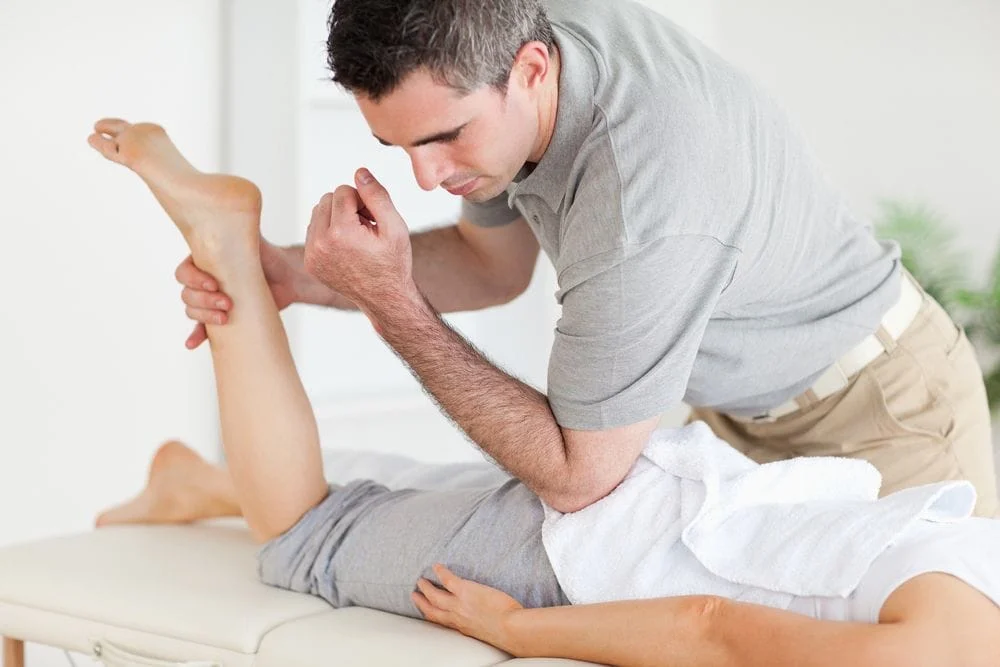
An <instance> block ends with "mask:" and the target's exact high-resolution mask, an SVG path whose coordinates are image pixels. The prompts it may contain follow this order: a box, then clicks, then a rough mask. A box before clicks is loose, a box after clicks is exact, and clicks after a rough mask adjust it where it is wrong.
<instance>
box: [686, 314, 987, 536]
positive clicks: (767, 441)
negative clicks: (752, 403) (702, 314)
mask: <svg viewBox="0 0 1000 667" xmlns="http://www.w3.org/2000/svg"><path fill="white" fill-rule="evenodd" d="M691 419H700V420H703V421H705V422H707V423H708V425H709V426H711V427H712V430H713V431H715V433H716V435H718V436H719V437H720V438H722V439H724V440H726V441H727V442H729V443H730V444H731V445H732V446H733V447H735V448H736V449H738V450H739V451H741V452H743V453H744V454H746V455H747V456H749V457H750V458H752V459H754V460H755V461H758V462H759V463H768V462H771V461H778V460H781V459H788V458H791V457H794V456H847V457H851V458H862V459H865V460H867V461H870V462H871V463H872V464H874V465H875V467H876V468H878V470H879V471H880V472H881V473H882V478H883V482H882V490H881V494H882V495H886V494H889V493H892V492H893V491H898V490H899V489H902V488H906V487H910V486H917V485H920V484H928V483H931V482H939V481H943V480H951V479H967V480H969V481H970V482H972V483H973V484H974V485H975V487H976V491H977V492H978V494H979V501H978V503H977V504H976V514H977V515H978V516H987V517H992V516H996V515H997V510H998V502H997V488H996V474H995V472H994V468H993V446H992V437H991V433H990V412H989V408H988V407H987V403H986V389H985V387H984V385H983V374H982V370H981V369H980V367H979V363H978V361H977V360H976V355H975V351H974V350H973V348H972V345H971V344H970V343H969V340H968V338H966V336H965V332H964V331H962V330H961V329H960V328H958V327H956V326H955V324H954V322H952V320H951V318H950V317H949V316H948V314H947V313H946V312H945V311H944V310H943V309H942V308H941V306H939V305H938V304H937V302H936V301H934V300H933V299H932V298H930V297H928V296H925V297H924V304H923V306H922V307H921V309H920V312H919V313H918V314H917V316H916V318H915V319H914V320H913V323H912V324H910V326H909V327H908V328H907V329H906V331H904V332H903V334H902V335H901V336H900V337H899V339H898V340H897V341H896V342H895V346H894V347H893V349H891V350H889V351H888V353H887V354H883V355H882V356H880V357H878V358H877V359H875V360H874V361H873V362H871V363H870V364H868V366H866V367H865V368H864V369H862V370H861V372H860V373H858V374H857V375H856V376H854V378H852V379H851V381H850V383H849V384H848V385H847V387H845V388H844V389H842V390H841V391H840V392H838V393H836V394H833V395H831V396H828V397H826V398H824V399H823V400H821V401H819V402H817V403H815V404H813V405H810V406H808V407H806V408H804V409H802V410H799V411H797V412H794V413H792V414H789V415H785V416H784V417H780V418H778V419H777V420H775V421H773V422H770V423H766V422H765V423H748V422H744V421H738V420H735V419H733V418H731V417H728V416H726V415H724V414H721V413H718V412H715V411H713V410H710V409H706V408H696V409H695V410H693V411H692V413H691Z"/></svg>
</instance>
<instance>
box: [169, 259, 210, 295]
mask: <svg viewBox="0 0 1000 667" xmlns="http://www.w3.org/2000/svg"><path fill="white" fill-rule="evenodd" d="M174 277H175V278H176V279H177V282H179V283H180V284H181V285H184V286H185V287H190V288H192V289H198V290H205V291H207V292H215V291H217V290H218V289H219V283H218V282H216V280H215V278H213V277H212V276H210V275H208V274H207V273H205V272H204V271H202V270H201V269H199V268H198V267H197V266H195V265H194V261H193V260H192V259H191V257H190V256H188V258H187V259H185V260H184V261H183V262H181V263H180V264H179V265H178V266H177V270H176V271H174Z"/></svg>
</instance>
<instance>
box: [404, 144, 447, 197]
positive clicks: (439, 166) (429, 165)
mask: <svg viewBox="0 0 1000 667" xmlns="http://www.w3.org/2000/svg"><path fill="white" fill-rule="evenodd" d="M410 162H411V163H412V164H413V175H414V177H415V178H416V179H417V185H419V186H420V188H421V189H423V190H427V191H428V192H430V191H431V190H433V189H434V188H436V187H438V186H439V185H441V183H443V182H444V181H445V179H447V178H448V165H447V164H446V163H445V162H444V161H443V160H440V159H435V157H434V156H433V155H431V154H430V153H429V152H427V153H413V154H412V155H411V156H410Z"/></svg>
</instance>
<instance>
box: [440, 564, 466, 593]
mask: <svg viewBox="0 0 1000 667" xmlns="http://www.w3.org/2000/svg"><path fill="white" fill-rule="evenodd" d="M432 569H433V570H434V574H436V575H437V577H438V579H439V580H440V581H441V585H442V586H444V588H445V589H446V590H448V591H450V592H451V593H457V592H458V588H459V586H461V585H462V582H463V581H464V579H462V578H461V577H459V576H458V575H457V574H455V573H454V572H452V571H451V570H449V569H448V568H446V567H445V566H444V565H442V564H441V563H436V564H435V565H434V566H433V568H432Z"/></svg>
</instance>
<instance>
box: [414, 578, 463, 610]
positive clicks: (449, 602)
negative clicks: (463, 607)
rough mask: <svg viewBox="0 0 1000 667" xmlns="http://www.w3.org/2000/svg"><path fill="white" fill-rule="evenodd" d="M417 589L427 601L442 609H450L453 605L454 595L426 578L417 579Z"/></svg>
mask: <svg viewBox="0 0 1000 667" xmlns="http://www.w3.org/2000/svg"><path fill="white" fill-rule="evenodd" d="M417 589H418V590H419V591H420V592H421V593H423V595H424V597H425V598H427V600H428V602H430V603H431V604H432V605H434V606H435V607H437V608H438V609H441V610H443V611H450V610H451V608H452V607H454V606H455V596H454V595H452V594H451V593H449V592H448V591H446V590H442V589H440V588H438V587H437V586H435V585H434V584H432V583H431V582H430V581H428V580H427V579H424V578H423V577H421V578H420V579H418V580H417Z"/></svg>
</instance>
